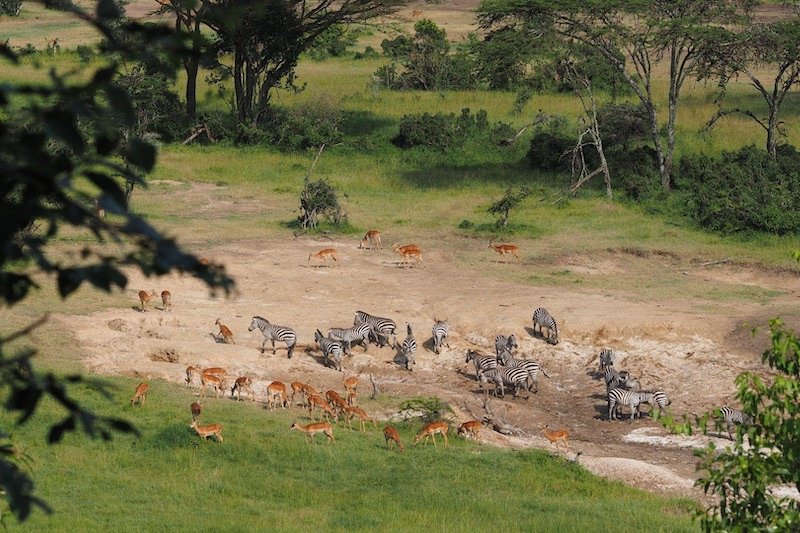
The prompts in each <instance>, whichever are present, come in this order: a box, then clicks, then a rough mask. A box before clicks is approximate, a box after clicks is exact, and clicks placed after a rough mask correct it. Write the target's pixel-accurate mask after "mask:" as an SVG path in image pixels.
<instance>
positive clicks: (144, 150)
mask: <svg viewBox="0 0 800 533" xmlns="http://www.w3.org/2000/svg"><path fill="white" fill-rule="evenodd" d="M125 158H126V159H127V160H128V161H129V162H130V163H131V164H133V165H136V166H137V167H139V168H140V169H142V170H143V171H145V172H150V171H151V170H153V167H154V166H155V164H156V147H155V146H153V145H152V144H150V143H146V142H144V141H142V140H141V139H134V140H133V142H131V144H130V145H129V146H128V150H127V151H126V153H125Z"/></svg>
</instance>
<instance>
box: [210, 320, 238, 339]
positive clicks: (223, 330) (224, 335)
mask: <svg viewBox="0 0 800 533" xmlns="http://www.w3.org/2000/svg"><path fill="white" fill-rule="evenodd" d="M215 324H216V325H217V326H219V335H218V336H217V337H218V338H220V339H222V342H224V343H225V344H236V343H235V342H234V341H233V332H232V331H231V330H230V329H228V326H226V325H225V324H223V323H222V319H221V318H218V319H217V321H216V322H215Z"/></svg>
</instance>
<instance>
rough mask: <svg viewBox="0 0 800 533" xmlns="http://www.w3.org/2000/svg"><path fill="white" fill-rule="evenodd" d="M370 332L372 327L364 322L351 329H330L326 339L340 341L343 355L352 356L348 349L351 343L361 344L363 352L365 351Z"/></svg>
mask: <svg viewBox="0 0 800 533" xmlns="http://www.w3.org/2000/svg"><path fill="white" fill-rule="evenodd" d="M371 331H372V326H370V325H369V324H367V323H366V322H361V323H359V324H356V325H355V326H353V327H352V328H331V329H329V330H328V338H329V339H336V340H340V341H342V345H343V346H344V353H346V354H347V355H349V356H352V355H353V354H352V353H351V352H350V347H351V345H352V344H353V343H356V344H361V345H362V346H363V347H364V351H365V352H366V351H367V343H368V342H369V334H370V332H371Z"/></svg>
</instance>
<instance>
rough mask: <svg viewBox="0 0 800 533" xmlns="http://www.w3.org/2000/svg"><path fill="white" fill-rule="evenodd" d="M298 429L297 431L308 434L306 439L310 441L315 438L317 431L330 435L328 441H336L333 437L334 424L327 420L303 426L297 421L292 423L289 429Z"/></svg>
mask: <svg viewBox="0 0 800 533" xmlns="http://www.w3.org/2000/svg"><path fill="white" fill-rule="evenodd" d="M293 429H296V430H297V431H302V432H303V433H305V434H306V440H307V441H308V442H309V443H310V442H311V440H312V439H313V438H314V435H316V434H317V433H325V436H326V437H328V443H329V444H330V443H331V442H334V441H336V439H334V438H333V426H331V425H330V424H329V423H327V422H314V423H313V424H308V425H306V426H301V425H300V424H298V423H297V422H295V423H293V424H292V427H290V428H289V431H291V430H293Z"/></svg>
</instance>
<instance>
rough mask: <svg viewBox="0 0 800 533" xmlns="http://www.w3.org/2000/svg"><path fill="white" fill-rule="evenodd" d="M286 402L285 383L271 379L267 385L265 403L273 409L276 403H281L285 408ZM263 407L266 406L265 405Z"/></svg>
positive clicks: (287, 401)
mask: <svg viewBox="0 0 800 533" xmlns="http://www.w3.org/2000/svg"><path fill="white" fill-rule="evenodd" d="M288 403H289V400H288V398H287V397H286V385H284V384H283V382H281V381H273V382H272V383H270V384H269V385H267V405H269V408H270V409H274V408H275V407H276V406H277V405H281V406H282V407H283V408H284V409H286V406H287V405H288ZM264 407H266V405H265V406H264Z"/></svg>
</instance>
